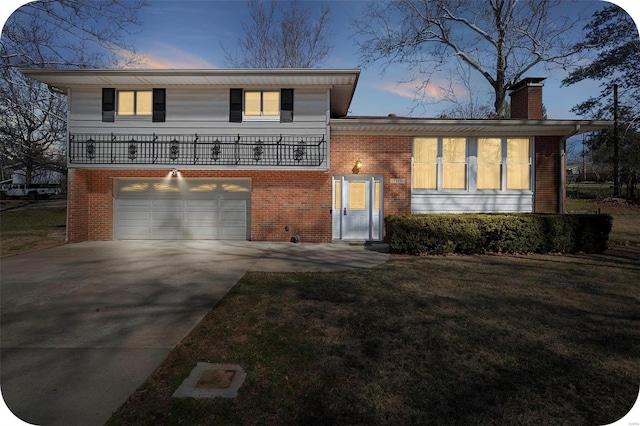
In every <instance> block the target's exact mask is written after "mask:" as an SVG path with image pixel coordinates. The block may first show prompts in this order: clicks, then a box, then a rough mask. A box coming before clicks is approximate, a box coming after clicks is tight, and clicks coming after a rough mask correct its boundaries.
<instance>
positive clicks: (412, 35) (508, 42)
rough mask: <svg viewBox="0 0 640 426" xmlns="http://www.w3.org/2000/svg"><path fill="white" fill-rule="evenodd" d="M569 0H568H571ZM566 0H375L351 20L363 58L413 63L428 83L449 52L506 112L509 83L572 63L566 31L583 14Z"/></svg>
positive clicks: (498, 108)
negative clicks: (533, 72)
mask: <svg viewBox="0 0 640 426" xmlns="http://www.w3.org/2000/svg"><path fill="white" fill-rule="evenodd" d="M566 3H567V2H566V1H565V2H564V4H565V6H566ZM562 4H563V3H562V2H561V1H560V0H487V1H476V0H395V1H391V2H385V1H382V2H375V3H372V4H370V5H369V6H368V7H367V8H366V9H365V10H364V13H363V14H362V16H361V17H360V18H359V19H357V20H355V21H354V23H353V25H354V28H355V31H356V35H357V36H358V38H359V41H358V45H359V48H360V52H361V57H362V60H363V61H364V64H365V65H366V64H371V63H373V62H376V61H384V63H385V65H387V66H388V65H390V64H393V63H396V62H399V63H402V64H406V65H408V66H409V67H410V68H411V69H412V70H413V71H414V72H415V74H416V75H415V76H414V79H418V78H420V79H421V80H422V84H428V82H429V81H430V78H431V76H432V75H433V74H434V73H435V72H438V71H440V70H442V69H443V68H446V67H447V66H449V65H450V63H451V59H453V60H454V61H457V62H461V63H464V64H466V65H467V66H469V68H470V69H471V70H473V71H474V72H475V73H477V74H478V75H480V76H481V77H482V78H483V79H484V80H485V81H486V82H487V83H488V84H489V86H490V87H491V89H492V92H493V95H494V102H493V112H494V113H495V115H497V116H498V117H504V116H505V115H506V113H507V108H506V107H507V89H508V88H509V86H511V85H512V84H513V83H516V82H517V81H518V80H520V79H521V78H522V77H524V76H525V74H526V73H528V72H529V71H531V70H532V69H533V68H534V67H536V66H538V65H544V66H547V67H553V66H569V65H570V64H571V63H572V61H574V60H576V53H577V52H578V49H576V48H575V40H571V39H569V38H568V37H567V35H566V34H567V32H569V31H570V30H572V29H575V28H577V27H578V26H579V23H581V22H583V21H584V18H583V16H582V13H580V10H579V9H580V6H579V5H578V4H576V6H575V7H574V8H572V9H570V10H567V11H566V13H563V10H566V9H562V8H561V7H560V6H561V5H562Z"/></svg>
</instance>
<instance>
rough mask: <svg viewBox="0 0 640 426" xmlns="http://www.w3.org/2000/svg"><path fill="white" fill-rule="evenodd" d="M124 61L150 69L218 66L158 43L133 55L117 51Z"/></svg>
mask: <svg viewBox="0 0 640 426" xmlns="http://www.w3.org/2000/svg"><path fill="white" fill-rule="evenodd" d="M117 54H118V56H119V57H120V58H121V61H122V62H128V63H133V64H134V65H132V66H129V67H130V68H148V69H211V68H218V67H217V66H216V65H214V64H212V63H210V62H208V61H207V60H205V59H203V58H201V57H200V56H198V55H194V54H193V53H190V52H187V51H184V50H182V49H178V48H176V47H173V46H170V45H166V44H158V45H156V46H155V48H154V49H153V50H151V51H147V52H144V53H139V54H137V55H132V54H131V53H129V52H117Z"/></svg>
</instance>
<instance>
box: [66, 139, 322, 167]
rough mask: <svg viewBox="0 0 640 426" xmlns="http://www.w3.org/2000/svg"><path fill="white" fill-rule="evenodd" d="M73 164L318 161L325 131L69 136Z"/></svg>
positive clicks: (304, 163)
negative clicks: (267, 133) (305, 132)
mask: <svg viewBox="0 0 640 426" xmlns="http://www.w3.org/2000/svg"><path fill="white" fill-rule="evenodd" d="M68 152H69V163H70V164H74V165H80V164H82V165H89V164H96V165H106V164H115V165H120V164H122V165H125V164H127V165H134V164H140V165H173V166H179V165H202V166H224V165H234V166H274V167H278V166H316V167H317V166H320V165H322V164H323V163H326V160H327V141H326V140H325V136H324V135H273V136H255V135H240V134H237V135H199V134H192V135H184V134H183V135H156V134H155V133H152V134H137V135H134V134H114V133H103V134H84V133H72V134H70V135H69V146H68Z"/></svg>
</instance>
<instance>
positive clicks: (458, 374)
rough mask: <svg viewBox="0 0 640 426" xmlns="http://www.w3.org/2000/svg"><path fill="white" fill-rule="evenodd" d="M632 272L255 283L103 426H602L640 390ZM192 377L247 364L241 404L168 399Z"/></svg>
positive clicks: (499, 259) (606, 259)
mask: <svg viewBox="0 0 640 426" xmlns="http://www.w3.org/2000/svg"><path fill="white" fill-rule="evenodd" d="M639 257H640V251H639V250H638V249H637V248H634V247H618V248H616V249H615V250H610V251H609V252H608V253H607V254H606V255H574V256H559V255H530V256H499V255H482V256H446V257H445V256H430V257H409V256H392V258H391V260H390V261H389V262H388V263H387V264H385V265H382V266H380V267H378V268H375V269H372V270H363V271H355V272H342V273H249V274H247V275H246V276H245V277H244V278H243V279H242V280H241V281H240V282H239V283H238V284H237V285H236V287H234V289H233V290H232V291H231V292H230V293H229V294H228V295H227V296H226V297H225V298H224V299H223V300H222V301H221V302H220V304H219V305H218V306H216V307H215V308H214V309H213V310H212V311H211V312H210V313H209V314H208V315H207V316H206V318H205V319H204V320H203V321H202V322H201V323H200V324H199V325H198V326H197V327H196V329H194V331H193V332H192V333H191V334H190V335H189V336H187V337H186V338H185V339H184V340H183V341H182V342H181V343H180V344H179V345H178V346H177V347H176V349H175V350H174V351H173V352H172V353H171V354H170V355H169V357H168V358H167V360H166V361H165V362H164V363H163V364H162V366H161V367H159V368H158V370H157V371H156V372H155V373H153V375H152V376H151V377H150V378H149V379H148V380H147V382H146V383H145V384H144V385H143V386H142V387H141V388H140V389H139V390H138V391H137V392H135V393H134V394H133V395H132V396H131V397H130V398H129V400H128V401H127V403H125V404H124V405H123V406H122V407H121V408H120V409H119V410H118V411H117V412H116V413H115V414H114V416H113V417H112V419H111V421H110V423H109V424H111V425H164V424H175V425H178V424H189V425H191V424H198V425H209V424H210V425H214V424H216V425H217V424H224V425H233V424H266V425H293V424H296V425H297V424H300V425H314V424H317V425H330V424H337V425H350V424H362V425H398V424H403V425H424V424H442V423H447V424H536V425H538V424H552V423H553V424H557V423H562V424H576V425H600V424H608V423H611V422H613V421H615V420H618V419H619V418H620V417H622V416H623V415H624V414H626V413H627V412H628V410H629V409H630V408H631V406H632V405H633V403H634V402H635V399H636V396H637V394H638V387H639V386H640V296H639V295H640V288H639V287H640V278H639V277H640V262H638V258H639ZM197 362H213V363H237V364H240V365H241V366H242V367H243V368H244V370H245V371H246V372H247V374H248V376H247V380H246V382H245V384H244V385H243V387H242V388H241V389H240V393H239V396H238V398H237V399H235V400H220V399H215V400H193V399H182V400H176V399H172V398H171V394H172V393H173V392H174V391H175V389H176V388H177V387H178V386H179V385H180V383H181V382H182V380H183V379H184V378H185V377H186V376H187V375H188V374H189V372H190V370H191V369H192V368H193V367H194V366H195V364H196V363H197Z"/></svg>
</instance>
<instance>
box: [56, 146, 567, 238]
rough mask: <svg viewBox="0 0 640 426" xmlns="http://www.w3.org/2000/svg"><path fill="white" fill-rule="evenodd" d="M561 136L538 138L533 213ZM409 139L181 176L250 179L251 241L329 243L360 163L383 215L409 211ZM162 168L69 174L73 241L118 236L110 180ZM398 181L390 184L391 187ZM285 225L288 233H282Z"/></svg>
mask: <svg viewBox="0 0 640 426" xmlns="http://www.w3.org/2000/svg"><path fill="white" fill-rule="evenodd" d="M559 141H560V137H538V138H536V140H535V176H536V182H535V189H536V193H535V200H534V205H535V211H536V212H557V211H558V209H559V203H558V187H559V185H560V180H559V168H558V159H559V155H560V150H559ZM411 144H412V137H411V136H386V135H333V136H332V138H331V169H330V170H329V171H298V170H181V174H182V176H183V177H184V178H193V177H209V178H216V177H219V178H225V177H235V178H251V184H252V194H251V239H252V240H256V241H261V240H268V241H289V240H290V238H291V236H292V235H293V233H294V232H295V231H297V232H299V233H300V236H301V239H302V241H304V242H330V241H331V239H332V235H331V229H332V227H331V220H332V217H331V208H332V196H331V195H332V187H331V182H332V176H334V175H350V174H352V173H353V171H352V169H353V166H354V165H355V162H356V160H358V159H359V160H360V161H361V162H362V164H363V166H362V168H361V169H360V174H361V175H382V176H383V194H384V214H385V216H386V215H391V214H392V215H404V214H409V213H410V212H411ZM168 172H169V168H167V169H160V170H113V169H103V170H88V169H70V170H69V193H68V199H69V215H68V238H69V241H70V242H78V241H84V240H111V239H112V238H113V181H114V179H116V178H125V177H130V178H135V177H149V178H153V177H155V178H162V177H165V176H166V175H167V173H168ZM392 180H393V183H392ZM287 225H288V228H289V230H288V231H285V226H287Z"/></svg>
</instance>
